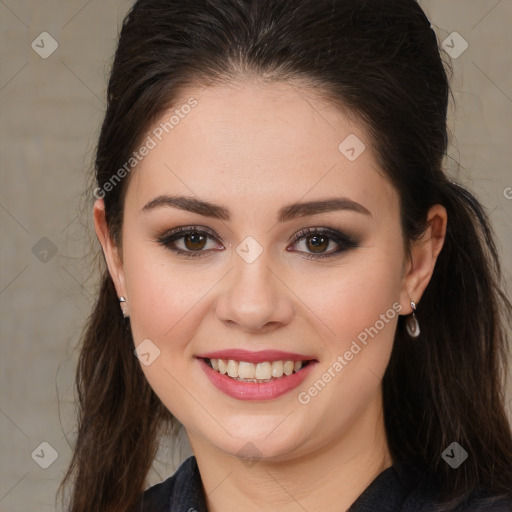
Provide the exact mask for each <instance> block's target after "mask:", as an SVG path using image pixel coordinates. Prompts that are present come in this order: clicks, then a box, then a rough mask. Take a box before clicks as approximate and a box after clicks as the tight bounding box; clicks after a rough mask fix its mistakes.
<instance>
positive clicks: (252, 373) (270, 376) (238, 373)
mask: <svg viewBox="0 0 512 512" xmlns="http://www.w3.org/2000/svg"><path fill="white" fill-rule="evenodd" d="M202 359H203V360H204V361H205V362H206V364H207V365H208V366H209V367H210V368H211V369H212V370H214V371H216V372H217V373H220V374H221V375H226V376H228V377H231V378H232V379H233V380H236V381H240V382H251V383H261V384H263V383H266V382H273V381H275V380H279V379H283V378H286V377H288V376H290V375H292V374H295V373H298V372H300V371H301V370H302V369H303V368H305V367H306V366H307V365H308V364H310V363H312V362H313V361H314V360H306V361H290V360H288V361H284V360H283V361H264V362H261V363H257V364H254V363H250V362H247V361H235V360H234V359H209V358H206V357H205V358H202Z"/></svg>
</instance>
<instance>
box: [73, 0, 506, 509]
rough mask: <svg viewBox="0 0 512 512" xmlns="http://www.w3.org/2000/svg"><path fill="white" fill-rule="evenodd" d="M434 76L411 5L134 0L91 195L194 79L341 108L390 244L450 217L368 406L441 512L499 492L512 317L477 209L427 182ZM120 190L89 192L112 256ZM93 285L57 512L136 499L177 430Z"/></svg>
mask: <svg viewBox="0 0 512 512" xmlns="http://www.w3.org/2000/svg"><path fill="white" fill-rule="evenodd" d="M447 69H449V68H448V67H447V66H446V65H443V61H442V58H441V55H440V51H439V43H438V40H437V38H436V35H435V33H434V31H433V30H432V28H431V26H430V23H429V21H428V19H427V18H426V16H425V14H424V13H423V11H422V9H421V8H420V7H419V5H418V4H417V2H416V1H415V0H372V1H364V0H264V1H262V0H215V1H209V0H187V1H186V2H184V1H183V0H139V1H138V2H136V3H135V5H134V6H133V8H132V9H131V11H130V12H129V13H128V15H127V16H126V18H125V20H124V23H123V27H122V31H121V34H120V39H119V45H118V48H117V51H116V55H115V60H114V63H113V67H112V72H111V76H110V81H109V84H108V106H107V111H106V115H105V119H104V122H103V126H102V129H101V134H100V137H99V142H98V147H97V153H96V162H95V164H96V165H95V167H96V182H97V187H99V188H102V189H103V187H104V185H105V184H106V183H107V182H108V181H109V180H110V179H111V177H112V176H113V175H114V174H115V173H116V171H118V169H120V168H121V167H122V166H123V165H124V164H125V162H127V161H128V160H129V158H130V156H131V154H132V153H133V151H135V149H136V148H137V145H138V144H140V141H141V140H143V138H144V137H145V136H146V135H147V132H148V130H149V129H150V128H151V126H152V124H153V123H154V122H155V121H156V120H157V119H159V117H160V116H161V115H163V113H164V111H165V110H167V109H168V108H169V107H171V106H173V105H174V104H175V103H176V101H177V98H178V95H179V94H181V93H183V91H186V88H187V87H188V86H192V85H195V86H197V85H203V86H207V85H209V84H211V83H215V82H226V83H230V82H233V81H236V80H243V79H251V80H252V79H258V80H266V81H290V82H291V81H293V80H303V81H305V82H307V83H309V84H311V85H312V86H313V85H314V87H315V90H316V91H319V92H320V93H321V94H322V95H323V96H324V97H325V98H326V99H327V100H328V101H330V102H331V103H332V105H334V106H338V107H340V108H343V109H345V110H346V111H348V112H350V113H352V114H353V115H354V116H355V118H356V119H358V120H359V121H360V122H361V123H362V125H363V126H364V127H365V128H366V130H367V132H368V134H369V137H370V142H371V146H372V149H373V150H374V154H375V156H376V158H377V160H378V163H379V165H380V166H381V167H382V169H383V172H384V173H385V174H386V176H387V177H388V179H389V180H390V182H391V183H392V184H393V185H394V186H395V188H396V190H397V191H398V193H399V197H400V202H401V223H402V229H403V234H404V241H405V243H406V246H407V244H409V243H410V242H411V241H412V240H414V239H416V238H417V237H418V236H419V235H420V234H421V233H422V232H423V231H424V229H425V221H426V215H427V212H428V210H429V208H430V207H431V206H432V205H434V204H436V203H439V204H442V205H444V206H445V207H446V209H447V212H448V227H447V236H446V241H445V245H444V247H443V249H442V251H441V253H440V255H439V258H438V261H437V264H436V267H435V270H434V274H433V276H432V279H431V282H430V283H429V286H428V287H427V289H426V291H425V293H424V295H423V297H422V300H421V303H420V304H419V306H418V311H417V317H418V320H419V322H420V325H421V335H420V337H419V338H418V340H415V341H414V342H413V341H412V340H411V339H410V338H409V337H408V336H407V334H406V331H405V329H404V317H400V319H399V323H398V327H397V332H396V336H395V343H394V346H393V352H392V356H391V360H390V363H389V366H388V368H387V370H386V373H385V375H384V378H383V397H384V410H385V425H386V433H387V440H388V443H389V447H390V450H391V454H392V457H393V459H394V460H396V461H410V462H413V463H414V464H417V465H418V466H420V467H421V468H422V469H423V470H424V471H426V472H427V473H428V474H429V475H430V476H431V477H432V478H433V479H435V480H436V481H437V482H438V483H439V490H440V496H439V500H440V503H441V504H444V505H445V508H444V509H446V510H449V509H451V508H452V507H455V506H458V505H460V504H461V503H463V502H464V500H465V499H466V498H467V497H468V496H469V495H470V494H472V493H474V492H475V491H481V492H482V495H485V494H486V493H489V494H494V495H501V496H503V497H507V498H509V499H512V490H511V482H512V433H511V428H510V424H509V422H508V420H507V416H506V412H505V395H504V393H505V392H504V390H505V379H506V377H507V361H508V360H509V359H508V358H509V356H510V353H509V345H508V339H507V331H506V327H507V325H506V320H507V318H509V316H510V313H511V311H512V306H511V304H510V302H509V301H508V300H507V298H506V296H505V294H504V292H503V291H502V290H503V288H502V287H503V283H502V277H501V270H500V264H499V260H498V255H497V251H496V247H495V243H494V235H493V233H492V230H491V227H490V223H489V220H488V219H487V216H486V213H485V211H484V210H483V208H482V206H481V205H480V204H479V202H478V201H477V200H476V199H475V197H474V196H473V195H472V194H471V193H470V192H468V191H467V190H466V189H464V188H463V187H461V186H459V185H457V184H455V183H454V182H452V181H451V180H449V179H448V178H447V177H446V175H445V173H444V172H443V157H444V156H445V154H446V151H447V144H448V135H447V127H446V116H447V106H448V101H449V97H450V89H449V82H448V77H447ZM134 172H136V170H135V171H134ZM128 182H129V178H128V177H127V178H124V179H123V180H122V181H121V182H120V183H119V184H118V185H117V186H114V187H113V188H112V190H110V191H109V192H107V193H105V197H104V201H105V208H106V218H107V222H108V226H109V232H110V235H111V237H112V239H113V240H114V241H115V242H116V243H117V244H119V245H121V242H122V241H121V236H120V234H121V226H122V222H123V203H124V200H123V198H124V194H125V191H126V187H127V184H128ZM102 279H103V281H102V286H101V290H100V292H99V298H98V301H97V304H96V306H95V308H94V311H93V312H92V315H91V317H90V318H89V321H88V324H87V328H86V330H85V331H84V336H83V340H82V342H83V347H82V351H81V355H80V361H79V366H78V370H77V375H76V384H77V391H78V403H79V420H78V437H77V440H76V446H75V449H74V454H73V458H72V461H71V464H70V467H69V470H68V473H67V475H66V478H65V480H64V481H63V484H71V483H72V487H71V500H70V501H71V502H70V509H69V510H70V511H72V512H86V511H91V512H92V511H97V510H101V511H102V512H109V511H113V510H116V511H119V510H128V509H130V507H132V506H134V505H135V504H136V503H137V499H138V497H139V495H140V493H141V492H142V490H143V489H144V486H145V480H146V477H147V474H148V471H149V469H150V467H151V463H152V461H153V458H154V456H155V453H156V449H157V446H158V440H159V436H160V435H161V434H162V433H163V432H165V431H172V427H173V425H174V426H175V425H176V420H174V419H173V417H172V415H171V414H170V412H169V411H167V409H166V408H165V407H164V406H163V404H162V403H161V402H160V400H159V399H158V398H157V397H156V395H155V394H154V392H153V391H152V389H151V388H150V386H149V384H148V383H147V381H146V379H145V377H144V375H143V373H142V371H141V368H140V364H139V362H138V360H137V359H136V357H135V356H134V354H133V340H132V337H131V333H130V329H129V326H126V325H125V324H124V321H123V319H122V317H121V315H120V309H119V303H118V297H117V295H116V291H115V288H114V285H113V282H112V280H111V278H110V275H109V274H108V272H107V271H105V272H104V275H103V278H102ZM169 427H170V429H169ZM453 441H456V442H458V443H459V444H460V445H461V446H462V447H463V448H464V449H465V450H466V451H467V452H468V453H469V457H468V459H467V460H466V461H465V462H464V464H463V465H462V466H460V467H459V469H457V470H454V469H452V468H451V467H450V466H448V464H446V463H445V462H444V461H443V460H442V458H441V454H442V452H443V450H444V449H445V448H446V447H447V446H448V445H449V444H450V443H452V442H453ZM440 510H441V508H440Z"/></svg>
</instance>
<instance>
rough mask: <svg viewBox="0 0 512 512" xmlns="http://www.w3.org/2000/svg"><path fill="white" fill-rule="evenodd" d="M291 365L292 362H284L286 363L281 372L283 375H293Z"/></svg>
mask: <svg viewBox="0 0 512 512" xmlns="http://www.w3.org/2000/svg"><path fill="white" fill-rule="evenodd" d="M293 365H294V362H293V361H286V363H284V368H283V371H284V374H285V375H291V374H292V373H293Z"/></svg>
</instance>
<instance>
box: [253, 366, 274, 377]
mask: <svg viewBox="0 0 512 512" xmlns="http://www.w3.org/2000/svg"><path fill="white" fill-rule="evenodd" d="M270 377H272V365H271V364H270V363H258V364H257V366H256V378H257V379H259V380H265V379H270Z"/></svg>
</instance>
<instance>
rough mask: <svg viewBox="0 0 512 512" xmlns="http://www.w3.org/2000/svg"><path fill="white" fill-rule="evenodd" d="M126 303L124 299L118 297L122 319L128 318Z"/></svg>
mask: <svg viewBox="0 0 512 512" xmlns="http://www.w3.org/2000/svg"><path fill="white" fill-rule="evenodd" d="M127 304H128V303H127V302H126V299H125V298H124V297H119V305H120V306H121V311H122V313H123V317H124V318H129V316H128V309H127V307H126V306H127Z"/></svg>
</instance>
